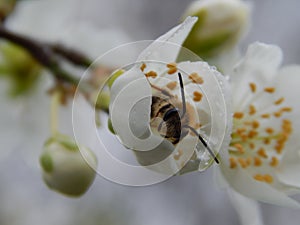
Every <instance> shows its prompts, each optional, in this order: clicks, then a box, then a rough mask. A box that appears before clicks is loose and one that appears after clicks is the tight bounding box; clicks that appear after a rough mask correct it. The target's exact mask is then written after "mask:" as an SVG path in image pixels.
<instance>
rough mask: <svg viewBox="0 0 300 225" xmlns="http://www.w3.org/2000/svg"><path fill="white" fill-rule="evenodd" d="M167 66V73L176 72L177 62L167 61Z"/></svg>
mask: <svg viewBox="0 0 300 225" xmlns="http://www.w3.org/2000/svg"><path fill="white" fill-rule="evenodd" d="M167 67H168V68H169V70H168V74H174V73H176V72H177V64H176V63H168V64H167Z"/></svg>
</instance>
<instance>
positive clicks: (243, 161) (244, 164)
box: [237, 158, 248, 169]
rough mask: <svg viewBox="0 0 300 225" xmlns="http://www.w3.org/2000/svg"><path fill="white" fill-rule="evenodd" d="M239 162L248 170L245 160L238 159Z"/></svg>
mask: <svg viewBox="0 0 300 225" xmlns="http://www.w3.org/2000/svg"><path fill="white" fill-rule="evenodd" d="M237 160H238V162H239V164H240V166H241V167H242V168H243V169H245V168H247V166H248V165H247V162H246V161H245V160H244V159H243V158H238V159H237Z"/></svg>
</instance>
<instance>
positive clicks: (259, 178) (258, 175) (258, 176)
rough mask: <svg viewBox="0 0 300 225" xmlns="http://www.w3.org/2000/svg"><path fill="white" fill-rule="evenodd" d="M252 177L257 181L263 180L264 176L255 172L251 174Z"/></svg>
mask: <svg viewBox="0 0 300 225" xmlns="http://www.w3.org/2000/svg"><path fill="white" fill-rule="evenodd" d="M253 178H254V179H255V180H257V181H265V179H264V176H263V175H261V174H256V175H254V176H253Z"/></svg>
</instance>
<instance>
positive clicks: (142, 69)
mask: <svg viewBox="0 0 300 225" xmlns="http://www.w3.org/2000/svg"><path fill="white" fill-rule="evenodd" d="M146 67H147V66H146V64H145V63H143V64H142V65H141V67H140V69H141V71H142V72H144V70H145V68H146Z"/></svg>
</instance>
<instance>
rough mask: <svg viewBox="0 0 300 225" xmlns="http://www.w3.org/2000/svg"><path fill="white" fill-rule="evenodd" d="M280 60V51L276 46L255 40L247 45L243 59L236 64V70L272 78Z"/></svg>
mask: <svg viewBox="0 0 300 225" xmlns="http://www.w3.org/2000/svg"><path fill="white" fill-rule="evenodd" d="M281 62H282V51H281V49H280V48H279V47H278V46H275V45H268V44H264V43H259V42H255V43H253V44H251V45H249V47H248V49H247V53H246V55H245V57H244V59H243V60H241V62H240V63H239V64H238V70H239V72H243V73H246V74H248V75H249V74H251V73H252V74H257V73H258V74H259V75H260V76H264V77H265V79H272V77H273V76H274V75H275V74H276V72H277V70H278V68H279V66H280V64H281Z"/></svg>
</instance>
